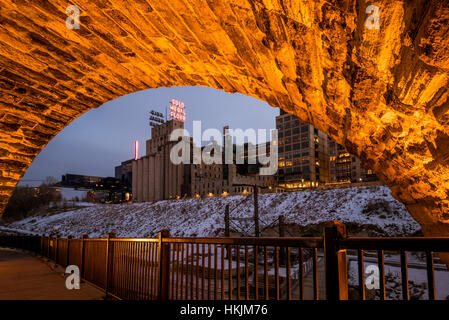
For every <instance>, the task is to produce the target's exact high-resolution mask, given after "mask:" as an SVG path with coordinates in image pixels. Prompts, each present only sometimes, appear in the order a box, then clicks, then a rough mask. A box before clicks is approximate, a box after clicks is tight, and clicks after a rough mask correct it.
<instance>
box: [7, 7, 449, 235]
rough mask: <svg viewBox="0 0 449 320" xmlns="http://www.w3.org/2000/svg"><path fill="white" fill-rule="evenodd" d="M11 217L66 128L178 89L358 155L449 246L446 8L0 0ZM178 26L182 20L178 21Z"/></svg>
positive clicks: (427, 229)
mask: <svg viewBox="0 0 449 320" xmlns="http://www.w3.org/2000/svg"><path fill="white" fill-rule="evenodd" d="M1 3H2V17H1V18H2V29H1V34H0V41H1V43H0V69H1V70H0V83H1V87H0V90H1V92H2V94H1V95H2V99H1V101H0V110H1V112H2V118H1V120H0V124H1V126H0V130H1V140H2V142H1V143H2V145H1V154H0V157H1V158H0V168H1V186H0V196H1V197H0V203H1V205H2V206H3V207H4V205H5V204H6V203H7V201H8V198H9V196H10V195H11V193H12V191H13V189H14V187H15V185H16V183H17V181H18V180H19V179H20V178H21V177H22V175H23V174H24V173H25V171H26V168H27V167H28V166H29V164H30V163H31V162H32V160H33V159H34V157H35V156H36V155H37V154H38V153H39V151H40V150H42V148H43V147H44V146H45V145H46V144H47V143H48V141H50V140H51V139H52V138H53V137H54V136H55V135H56V134H57V133H58V132H59V131H61V130H62V129H63V128H64V127H65V126H67V125H68V124H69V123H70V122H71V121H73V120H74V119H76V118H77V117H78V116H80V115H81V114H83V113H84V112H86V111H87V110H89V109H91V108H96V107H98V106H100V105H101V104H102V103H105V102H107V101H110V100H112V99H114V98H116V97H119V96H122V95H124V94H128V93H132V92H136V91H139V90H143V89H148V88H158V87H170V86H174V85H179V86H181V85H182V86H186V85H196V86H206V87H213V88H216V89H223V90H225V91H226V92H239V93H242V94H245V95H249V96H252V97H255V98H257V99H260V100H263V101H266V102H268V103H269V104H270V105H271V106H273V107H279V108H282V109H283V110H285V111H287V112H290V113H294V114H296V115H297V116H298V117H299V119H300V120H301V121H303V122H307V123H311V124H313V125H314V126H315V127H316V128H318V129H319V130H321V131H323V132H326V133H327V134H329V136H331V137H332V138H333V139H334V140H335V141H337V142H338V143H340V144H342V145H343V146H344V147H346V149H347V150H348V151H349V152H351V153H353V154H355V155H357V156H358V157H360V159H361V160H362V162H363V163H364V164H365V166H366V167H368V168H370V169H372V170H374V171H375V173H376V174H377V175H378V176H379V177H380V178H381V180H382V181H383V182H385V183H386V184H387V185H388V186H389V187H390V188H391V190H392V192H393V195H394V196H395V197H396V198H397V199H398V200H400V201H402V202H403V203H405V204H406V206H407V208H408V210H409V211H410V213H411V214H412V216H413V217H414V218H415V219H416V220H417V221H418V222H419V223H420V224H421V226H422V228H423V232H424V234H425V235H439V236H443V235H444V236H447V235H448V234H449V229H448V228H447V221H448V216H447V209H448V205H449V200H448V195H449V153H448V147H447V146H448V144H449V129H448V124H449V122H448V112H449V108H448V103H449V102H448V101H449V98H448V97H449V92H448V89H447V88H448V82H449V76H448V69H449V66H448V63H447V61H448V59H447V56H448V53H447V52H448V49H447V48H448V40H446V38H445V37H444V35H445V34H446V32H447V26H446V25H445V24H444V21H445V20H444V19H446V18H447V16H448V15H449V13H448V9H447V6H446V5H445V3H444V2H440V1H435V2H432V3H431V4H429V5H424V3H423V2H422V1H419V0H416V1H412V2H411V3H410V2H407V3H404V2H402V1H393V2H392V3H388V4H380V10H381V12H382V21H383V22H382V24H381V27H380V29H378V30H372V29H368V28H366V27H365V20H366V18H367V15H366V13H365V8H363V7H362V6H358V5H357V3H358V2H357V1H348V2H345V5H342V6H334V5H332V4H330V3H327V2H319V1H317V2H312V3H308V4H303V3H300V4H293V3H291V4H289V5H286V4H284V5H279V4H277V3H272V2H269V3H265V2H264V3H263V4H262V3H253V2H246V1H230V2H226V3H224V2H223V3H222V2H216V1H204V2H198V1H189V2H188V3H185V2H181V3H171V2H170V3H169V2H164V1H162V2H160V1H152V2H151V4H150V3H147V2H145V3H143V2H137V1H136V2H135V3H134V2H133V3H132V5H131V4H130V3H127V4H126V5H125V4H123V3H122V2H119V1H117V2H116V1H110V3H111V6H110V7H105V6H102V5H101V4H100V3H94V2H89V1H80V2H79V6H80V10H81V27H80V29H73V30H68V29H67V28H66V24H65V20H66V18H67V15H66V14H65V13H64V10H65V8H61V7H60V5H59V4H57V3H56V2H55V3H53V2H51V1H50V2H45V3H33V4H31V5H29V4H26V3H11V2H8V1H2V2H1ZM174 21H175V22H174Z"/></svg>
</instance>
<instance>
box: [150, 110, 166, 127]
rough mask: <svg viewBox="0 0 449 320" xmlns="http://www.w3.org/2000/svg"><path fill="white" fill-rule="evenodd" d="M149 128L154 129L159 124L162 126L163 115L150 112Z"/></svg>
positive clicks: (153, 111)
mask: <svg viewBox="0 0 449 320" xmlns="http://www.w3.org/2000/svg"><path fill="white" fill-rule="evenodd" d="M149 120H150V126H152V127H156V126H158V125H160V124H163V123H164V122H165V121H164V115H163V114H162V113H160V112H157V111H155V110H151V111H150V118H149Z"/></svg>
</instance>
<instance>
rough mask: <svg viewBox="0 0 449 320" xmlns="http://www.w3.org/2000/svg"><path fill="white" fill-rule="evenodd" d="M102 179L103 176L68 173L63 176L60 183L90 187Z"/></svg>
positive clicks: (68, 185) (65, 185) (67, 185)
mask: <svg viewBox="0 0 449 320" xmlns="http://www.w3.org/2000/svg"><path fill="white" fill-rule="evenodd" d="M101 179H103V177H96V176H85V175H81V174H71V173H66V174H64V175H63V176H62V177H61V182H60V185H61V186H62V187H73V188H83V187H85V188H88V187H90V186H93V185H95V184H96V183H98V182H100V180H101Z"/></svg>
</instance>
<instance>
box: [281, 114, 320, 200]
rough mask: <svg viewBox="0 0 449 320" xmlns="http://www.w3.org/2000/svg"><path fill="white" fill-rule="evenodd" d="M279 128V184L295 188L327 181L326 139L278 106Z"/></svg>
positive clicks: (286, 187) (288, 188)
mask: <svg viewBox="0 0 449 320" xmlns="http://www.w3.org/2000/svg"><path fill="white" fill-rule="evenodd" d="M276 128H277V129H278V138H279V147H278V168H279V169H278V188H280V189H281V190H288V191H294V190H299V189H302V188H308V187H317V186H319V185H324V184H325V183H327V182H328V181H329V144H328V142H329V139H328V136H327V135H326V134H325V133H323V132H321V131H319V130H317V129H316V128H314V127H313V126H312V125H309V124H306V123H302V122H300V121H299V119H298V117H297V116H294V115H291V114H288V113H286V112H284V111H283V110H281V112H280V115H279V116H277V117H276Z"/></svg>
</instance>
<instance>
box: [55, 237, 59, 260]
mask: <svg viewBox="0 0 449 320" xmlns="http://www.w3.org/2000/svg"><path fill="white" fill-rule="evenodd" d="M55 241H56V244H55V266H56V265H57V264H58V256H59V234H57V235H56V238H55Z"/></svg>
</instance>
